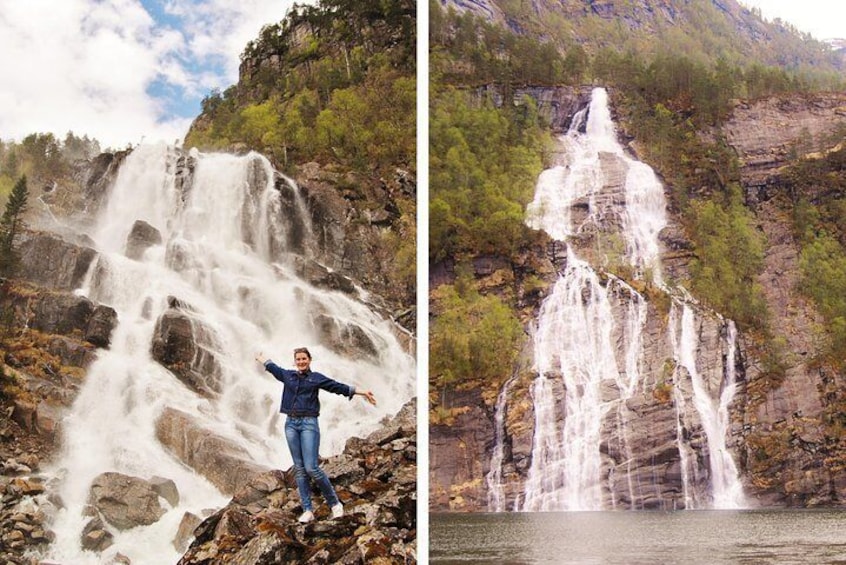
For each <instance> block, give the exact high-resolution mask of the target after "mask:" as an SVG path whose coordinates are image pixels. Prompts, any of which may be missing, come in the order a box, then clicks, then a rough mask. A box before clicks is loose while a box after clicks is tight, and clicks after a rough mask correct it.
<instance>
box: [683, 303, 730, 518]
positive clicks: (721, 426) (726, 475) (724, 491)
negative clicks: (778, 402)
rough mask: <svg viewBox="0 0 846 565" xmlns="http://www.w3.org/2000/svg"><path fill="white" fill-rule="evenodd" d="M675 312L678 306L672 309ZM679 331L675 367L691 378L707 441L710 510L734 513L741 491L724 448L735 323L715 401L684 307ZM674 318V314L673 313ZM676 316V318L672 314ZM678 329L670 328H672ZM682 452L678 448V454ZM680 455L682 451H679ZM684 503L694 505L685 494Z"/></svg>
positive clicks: (690, 318) (685, 306) (690, 317)
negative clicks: (699, 365)
mask: <svg viewBox="0 0 846 565" xmlns="http://www.w3.org/2000/svg"><path fill="white" fill-rule="evenodd" d="M674 308H679V306H676V305H674ZM681 308H682V315H681V324H680V325H681V328H680V329H679V330H677V331H678V332H679V336H678V339H677V341H676V354H677V356H678V358H677V363H678V365H679V366H681V367H683V368H684V369H685V370H686V371H687V374H688V375H689V377H690V381H691V385H692V388H693V404H694V407H695V408H696V411H697V412H698V414H699V417H700V419H701V421H702V428H703V430H704V432H705V437H706V438H707V440H708V458H709V463H710V465H709V468H710V487H711V490H710V506H711V507H712V508H717V509H734V508H743V507H744V506H745V501H744V496H743V487H742V485H741V484H740V480H739V479H738V473H737V466H736V465H735V463H734V460H733V459H732V458H731V454H729V452H728V449H727V448H726V436H727V435H728V429H729V415H728V407H729V405H730V404H731V401H732V399H733V398H734V393H735V389H736V382H735V374H734V355H735V348H736V338H737V331H736V329H735V326H734V323H729V324H728V332H727V333H728V336H727V340H726V341H727V349H728V351H727V355H726V366H725V371H724V372H725V374H724V377H723V383H722V387H721V389H722V390H721V391H720V394H719V397H718V398H716V399H715V398H713V395H712V394H711V393H710V392H709V391H708V388H707V386H706V384H705V381H704V379H703V378H702V375H700V373H699V370H698V369H697V367H696V344H697V332H696V328H695V324H696V320H695V314H694V312H693V309H692V308H690V306H689V305H688V304H687V303H684V304H683V305H682V306H681ZM674 314H675V313H674ZM675 315H676V316H677V314H675ZM674 325H678V324H677V323H675V324H671V327H672V326H674ZM681 449H682V448H681V447H680V450H681ZM681 452H682V453H683V452H684V451H681ZM685 502H686V503H691V504H693V505H694V507H695V505H696V503H697V502H698V501H697V500H696V499H695V498H694V497H693V496H692V495H689V494H686V496H685Z"/></svg>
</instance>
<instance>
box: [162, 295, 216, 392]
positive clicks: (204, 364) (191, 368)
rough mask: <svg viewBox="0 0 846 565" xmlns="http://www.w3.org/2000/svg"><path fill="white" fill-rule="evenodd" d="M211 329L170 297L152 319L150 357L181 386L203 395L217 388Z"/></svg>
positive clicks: (213, 341) (214, 343)
mask: <svg viewBox="0 0 846 565" xmlns="http://www.w3.org/2000/svg"><path fill="white" fill-rule="evenodd" d="M215 345H216V342H215V339H214V333H213V332H212V331H211V330H210V329H209V328H207V327H206V326H205V325H204V324H203V323H202V321H200V320H199V319H197V318H196V317H194V316H191V313H190V311H188V310H187V309H184V308H180V307H179V303H178V301H177V300H175V299H172V300H171V307H170V308H168V309H167V310H165V311H164V312H163V313H162V315H161V316H159V318H158V319H157V320H156V327H155V329H154V330H153V344H152V354H153V359H155V360H156V361H158V362H159V363H161V364H162V366H163V367H165V368H166V369H168V370H169V371H170V372H172V373H173V374H174V375H175V376H176V377H177V378H178V379H179V380H180V381H182V383H183V384H185V386H187V387H188V388H190V389H191V390H193V391H194V392H197V393H198V394H202V395H204V396H213V395H215V394H217V393H219V392H220V378H221V368H220V363H218V361H217V358H216V357H215V355H214V350H215Z"/></svg>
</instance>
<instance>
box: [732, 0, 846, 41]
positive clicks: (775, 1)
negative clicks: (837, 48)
mask: <svg viewBox="0 0 846 565" xmlns="http://www.w3.org/2000/svg"><path fill="white" fill-rule="evenodd" d="M740 3H741V4H743V5H745V6H748V7H753V6H757V7H758V8H761V15H763V16H764V19H766V20H769V21H772V20H773V19H775V18H781V19H782V20H784V21H786V22H790V23H791V24H793V25H794V26H796V28H797V29H798V30H799V31H804V32H807V33H810V34H811V35H812V36H814V38H816V39H819V40H825V39H838V38H846V2H843V0H740Z"/></svg>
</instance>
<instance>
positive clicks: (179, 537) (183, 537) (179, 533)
mask: <svg viewBox="0 0 846 565" xmlns="http://www.w3.org/2000/svg"><path fill="white" fill-rule="evenodd" d="M200 522H202V519H201V518H200V517H199V516H197V515H196V514H193V513H191V512H186V513H185V514H183V516H182V521H180V522H179V529H178V530H176V537H174V538H173V547H174V548H176V551H178V552H180V553H184V552H185V550H186V549H188V544H189V543H191V540H193V539H194V530H195V529H196V528H197V526H199V525H200Z"/></svg>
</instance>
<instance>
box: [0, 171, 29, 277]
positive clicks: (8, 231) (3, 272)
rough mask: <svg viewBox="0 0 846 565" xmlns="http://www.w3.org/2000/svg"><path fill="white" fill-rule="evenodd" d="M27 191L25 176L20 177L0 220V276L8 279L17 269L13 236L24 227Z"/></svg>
mask: <svg viewBox="0 0 846 565" xmlns="http://www.w3.org/2000/svg"><path fill="white" fill-rule="evenodd" d="M28 196H29V191H28V190H27V187H26V176H22V177H21V178H20V179H19V180H18V182H17V183H15V187H14V188H13V189H12V192H11V194H10V195H9V201H8V202H6V209H5V210H4V211H3V217H2V218H0V276H3V277H10V276H12V275H13V274H14V272H15V269H16V268H17V263H18V257H17V255H16V254H15V249H14V245H13V244H14V241H15V236H16V235H17V234H18V233H19V232H20V230H21V229H22V228H23V227H24V222H23V218H22V216H23V213H24V212H25V211H26V201H27V197H28Z"/></svg>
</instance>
